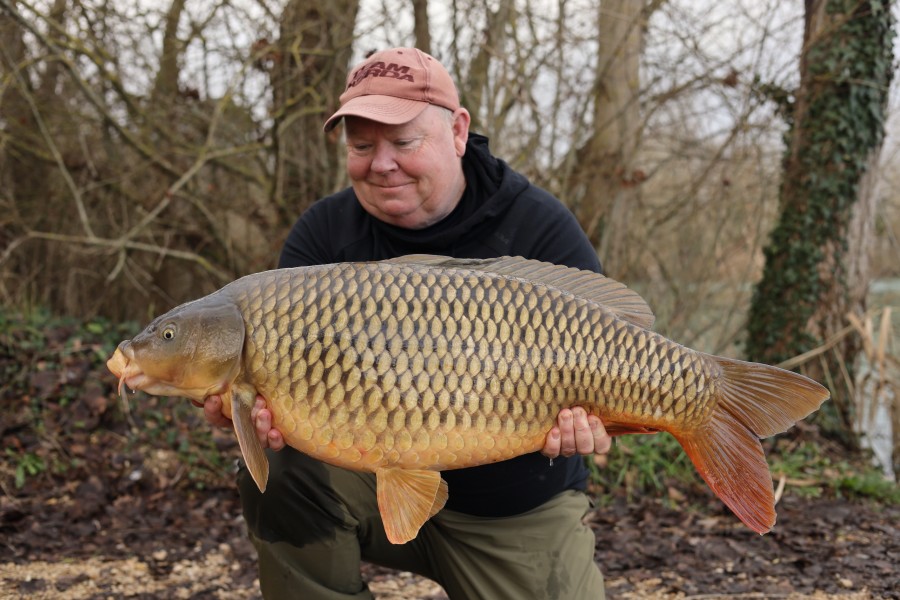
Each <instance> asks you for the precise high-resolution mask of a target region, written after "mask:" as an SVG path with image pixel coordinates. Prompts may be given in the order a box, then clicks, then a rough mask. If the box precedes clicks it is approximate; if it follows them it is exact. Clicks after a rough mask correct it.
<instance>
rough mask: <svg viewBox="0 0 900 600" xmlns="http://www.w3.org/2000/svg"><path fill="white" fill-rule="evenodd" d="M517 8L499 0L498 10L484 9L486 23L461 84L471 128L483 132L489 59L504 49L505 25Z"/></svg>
mask: <svg viewBox="0 0 900 600" xmlns="http://www.w3.org/2000/svg"><path fill="white" fill-rule="evenodd" d="M515 14H516V8H515V3H514V2H513V1H512V0H500V1H499V3H498V5H497V10H491V9H490V8H488V10H487V23H486V25H485V28H484V32H483V34H482V40H481V43H480V44H479V45H478V52H476V53H475V55H474V58H473V59H472V63H471V64H470V65H469V75H468V77H467V81H466V82H465V84H464V85H459V83H457V85H459V87H460V90H459V92H460V95H461V96H462V97H461V98H460V101H461V102H462V105H463V106H465V107H466V108H468V109H469V111H470V112H471V113H472V130H473V131H485V130H486V129H485V127H484V125H483V121H482V115H485V114H486V112H487V110H488V107H487V106H486V104H487V102H486V101H485V95H486V94H488V93H489V88H488V84H489V82H490V67H491V59H492V58H493V57H494V56H495V55H497V54H498V53H500V52H502V51H503V44H504V43H505V41H506V28H507V27H508V26H509V24H510V23H512V22H513V21H514V20H515Z"/></svg>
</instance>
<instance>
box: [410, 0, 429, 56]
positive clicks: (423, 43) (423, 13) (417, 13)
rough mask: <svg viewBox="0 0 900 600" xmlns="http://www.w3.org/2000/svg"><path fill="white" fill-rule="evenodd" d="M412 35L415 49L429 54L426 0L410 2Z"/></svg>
mask: <svg viewBox="0 0 900 600" xmlns="http://www.w3.org/2000/svg"><path fill="white" fill-rule="evenodd" d="M412 4H413V34H414V35H415V36H416V48H418V49H419V50H421V51H422V52H426V53H428V54H431V26H430V24H429V21H428V0H412Z"/></svg>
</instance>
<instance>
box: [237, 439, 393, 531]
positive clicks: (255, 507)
mask: <svg viewBox="0 0 900 600" xmlns="http://www.w3.org/2000/svg"><path fill="white" fill-rule="evenodd" d="M266 456H267V457H268V459H269V479H268V482H267V484H266V491H265V492H260V491H259V489H258V488H257V487H256V483H254V481H253V478H252V477H251V476H250V473H249V472H248V471H247V469H246V467H244V466H243V465H242V466H241V468H240V469H239V470H238V475H237V483H238V489H239V491H240V495H241V505H242V507H243V511H244V519H245V520H246V522H247V527H248V529H249V530H250V531H251V532H252V533H253V535H254V536H255V537H256V538H258V539H260V540H264V541H267V542H288V543H290V544H292V545H294V546H297V547H302V546H305V545H307V544H309V543H314V542H319V541H322V540H324V539H334V538H335V537H336V536H337V535H338V534H340V533H346V532H348V531H352V530H355V529H356V528H357V527H358V526H359V520H358V515H359V514H361V513H365V512H368V511H371V510H373V509H374V510H375V511H376V512H377V510H378V509H377V500H376V498H375V483H374V476H371V475H370V474H365V473H355V472H351V471H346V470H344V469H340V468H338V467H333V466H331V465H328V464H326V463H323V462H321V461H318V460H316V459H314V458H311V457H309V456H307V455H305V454H303V453H301V452H298V451H296V450H294V449H292V448H285V449H284V450H281V451H278V452H273V451H266Z"/></svg>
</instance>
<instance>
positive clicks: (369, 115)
mask: <svg viewBox="0 0 900 600" xmlns="http://www.w3.org/2000/svg"><path fill="white" fill-rule="evenodd" d="M340 100H341V107H340V108H339V109H338V110H337V112H335V113H334V114H333V115H331V117H330V118H329V119H328V120H327V121H325V131H331V130H332V129H334V128H335V127H336V126H337V124H338V122H339V121H340V120H341V118H343V117H345V116H348V115H353V116H356V117H363V118H365V119H371V120H372V121H377V122H379V123H387V124H388V125H400V124H401V123H408V122H409V121H412V120H413V119H415V118H416V117H417V116H419V113H421V112H422V111H423V110H425V107H427V106H428V105H429V104H434V105H435V106H442V107H444V108H447V109H449V110H456V109H457V108H459V94H458V93H457V91H456V86H455V85H454V84H453V79H452V78H451V77H450V73H448V72H447V69H445V68H444V65H442V64H441V63H440V62H438V60H437V59H436V58H434V57H433V56H431V55H429V54H426V53H425V52H422V51H421V50H419V49H417V48H391V49H390V50H382V51H381V52H376V53H375V54H373V55H372V56H370V57H368V58H367V59H365V60H364V61H363V62H362V63H360V64H359V65H357V66H356V67H355V68H354V69H353V71H352V72H351V73H350V76H349V77H348V78H347V89H346V90H344V93H343V94H341V99H340Z"/></svg>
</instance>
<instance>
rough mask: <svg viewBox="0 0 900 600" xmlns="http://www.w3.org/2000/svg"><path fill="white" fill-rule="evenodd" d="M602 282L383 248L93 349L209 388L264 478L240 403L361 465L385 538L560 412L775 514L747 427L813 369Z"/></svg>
mask: <svg viewBox="0 0 900 600" xmlns="http://www.w3.org/2000/svg"><path fill="white" fill-rule="evenodd" d="M652 321H653V316H652V312H651V311H650V309H649V307H647V305H646V303H645V302H644V301H643V300H642V299H641V298H640V296H638V295H637V294H635V293H634V292H632V291H631V290H628V288H626V287H625V286H623V285H622V284H620V283H618V282H615V281H613V280H611V279H608V278H606V277H603V276H602V275H598V274H596V273H590V272H587V271H580V270H577V269H570V268H566V267H559V266H555V265H549V264H547V263H541V262H538V261H532V260H526V259H523V258H516V257H501V258H498V259H485V260H475V259H451V258H446V257H433V256H411V257H400V258H398V259H393V260H389V261H381V262H372V263H338V264H333V265H321V266H315V267H302V268H297V269H283V270H277V271H268V272H264V273H257V274H254V275H249V276H247V277H244V278H241V279H239V280H237V281H235V282H233V283H231V284H229V285H227V286H225V287H224V288H222V289H221V290H219V291H217V292H215V293H213V294H210V295H209V296H206V297H204V298H201V299H199V300H196V301H194V302H191V303H188V304H185V305H182V306H180V307H176V308H175V309H173V310H172V311H170V312H169V313H167V314H166V315H163V316H161V317H159V318H157V319H156V320H154V322H153V323H151V324H150V325H149V326H148V327H147V329H145V331H144V332H142V333H141V334H139V335H138V336H137V337H135V338H134V339H133V340H130V341H125V342H122V344H120V345H119V348H118V349H117V350H116V353H115V354H114V355H113V357H112V358H111V359H110V360H109V362H108V364H109V367H110V369H111V370H112V371H113V372H114V373H116V375H117V376H119V378H120V381H121V382H122V384H123V385H125V384H127V385H129V386H132V387H137V388H140V389H145V390H147V391H148V392H150V393H162V394H170V395H174V394H179V395H185V396H188V397H191V398H194V399H196V400H202V399H203V398H204V397H205V396H208V395H210V394H221V395H222V396H223V400H224V402H223V404H224V412H225V413H226V415H228V416H231V417H232V418H233V419H234V425H235V432H236V434H237V437H238V441H239V442H240V447H241V452H242V453H243V455H244V459H245V462H246V463H247V466H248V469H249V470H250V472H251V474H252V476H253V478H254V480H255V481H256V483H257V485H258V486H259V487H260V489H261V490H265V485H266V480H267V478H268V463H267V459H266V456H265V454H264V452H263V450H262V446H261V444H260V442H259V440H258V439H257V438H256V433H255V425H254V423H253V422H252V420H251V417H250V410H251V407H252V406H253V403H254V401H255V397H256V395H257V394H260V395H262V396H263V397H264V398H265V400H266V405H267V408H268V409H269V410H270V411H271V414H272V416H273V424H274V426H275V427H276V428H277V429H278V430H279V431H280V432H281V434H282V436H283V437H284V439H285V441H286V442H287V443H288V444H289V445H291V446H293V447H294V448H296V449H298V450H300V451H302V452H305V453H307V454H310V455H311V456H314V457H316V458H319V459H321V460H324V461H327V462H330V463H332V464H335V465H338V466H342V467H346V468H350V469H356V470H363V471H372V472H375V474H376V479H377V494H378V503H379V508H380V510H381V513H382V518H383V521H384V524H385V530H386V532H387V535H388V537H389V539H390V540H391V541H393V542H395V543H402V542H405V541H408V540H409V539H412V537H415V535H416V532H417V531H418V529H419V527H420V526H421V525H422V523H424V522H425V521H426V520H427V519H428V518H429V517H431V516H433V515H434V514H435V513H436V512H437V511H439V510H440V509H441V507H443V505H444V503H445V502H446V498H447V494H448V490H447V486H446V482H444V481H443V480H442V479H441V477H440V474H439V472H440V471H442V470H446V469H456V468H462V467H468V466H474V465H480V464H486V463H491V462H497V461H501V460H506V459H509V458H512V457H515V456H518V455H521V454H524V453H527V452H533V451H536V450H538V449H540V448H541V447H542V446H543V445H544V443H545V439H546V435H547V432H548V431H549V430H550V429H551V428H552V427H553V426H554V424H555V422H556V418H557V415H558V414H559V412H560V410H561V409H563V408H566V407H574V406H583V407H584V408H585V409H586V410H587V411H589V412H591V413H592V414H595V415H597V416H599V417H600V418H601V419H602V421H603V423H604V425H605V427H606V429H607V431H608V432H609V433H610V435H623V434H627V433H655V432H659V431H666V432H669V433H671V434H672V435H673V436H675V437H676V439H678V441H679V442H680V443H681V444H682V446H683V447H684V449H685V451H686V452H687V453H688V455H689V456H690V458H691V460H692V461H693V462H694V464H695V466H696V467H697V469H698V471H699V472H700V474H701V475H702V476H703V477H704V479H705V480H706V481H707V483H708V484H709V485H710V487H711V488H712V489H713V491H714V492H715V493H716V494H718V495H719V497H720V498H722V499H723V501H725V503H726V504H727V505H728V506H729V507H730V508H731V509H732V510H733V511H734V512H735V514H737V515H738V517H739V518H741V520H743V521H744V522H745V523H746V524H747V525H748V526H749V527H751V528H752V529H754V530H755V531H759V532H764V531H768V529H769V528H771V526H772V525H773V524H774V521H775V511H774V496H773V491H772V481H771V475H770V474H769V472H768V466H767V464H766V462H765V456H764V454H763V452H762V447H761V445H760V443H759V438H760V437H766V436H769V435H774V434H775V433H779V432H781V431H784V430H785V429H787V428H788V427H790V426H791V425H793V424H794V423H795V422H796V421H797V420H799V419H801V418H803V417H805V416H806V415H807V414H809V413H810V412H812V411H813V410H815V409H816V408H818V407H819V405H821V403H822V402H823V401H824V400H825V399H826V398H827V397H828V392H827V390H825V389H824V388H822V386H820V385H818V384H817V383H815V382H813V381H811V380H809V379H807V378H805V377H803V376H801V375H798V374H796V373H790V372H787V371H783V370H781V369H777V368H775V367H770V366H766V365H760V364H756V363H746V362H742V361H736V360H733V359H728V358H724V357H717V356H712V355H709V354H704V353H702V352H697V351H695V350H692V349H690V348H687V347H685V346H682V345H680V344H678V343H677V342H675V341H673V340H670V339H668V338H666V337H664V336H662V335H660V334H658V333H654V332H653V331H651V330H650V327H651V325H652Z"/></svg>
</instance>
